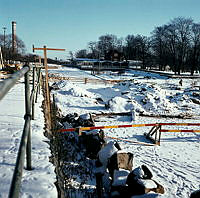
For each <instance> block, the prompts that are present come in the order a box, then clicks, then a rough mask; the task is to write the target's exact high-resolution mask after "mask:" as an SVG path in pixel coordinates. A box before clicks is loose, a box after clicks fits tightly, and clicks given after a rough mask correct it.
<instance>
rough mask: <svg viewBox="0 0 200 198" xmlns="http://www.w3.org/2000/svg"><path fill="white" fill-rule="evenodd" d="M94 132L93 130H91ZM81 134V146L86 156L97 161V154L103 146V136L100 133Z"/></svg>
mask: <svg viewBox="0 0 200 198" xmlns="http://www.w3.org/2000/svg"><path fill="white" fill-rule="evenodd" d="M92 131H94V130H92ZM92 131H90V132H87V131H86V132H82V135H81V136H79V140H80V142H81V144H83V145H84V148H85V149H86V156H87V157H89V158H90V159H97V154H98V152H99V151H100V150H101V148H102V147H103V145H104V144H105V140H104V136H103V135H102V134H101V133H102V132H100V133H99V132H98V131H97V130H96V131H97V132H92Z"/></svg>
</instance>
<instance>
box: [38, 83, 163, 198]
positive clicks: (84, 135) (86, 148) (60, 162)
mask: <svg viewBox="0 0 200 198" xmlns="http://www.w3.org/2000/svg"><path fill="white" fill-rule="evenodd" d="M42 90H43V96H44V101H43V104H42V107H43V111H44V117H45V127H44V129H45V132H44V134H45V136H46V137H47V138H48V139H49V142H50V143H49V144H50V150H51V156H50V161H51V162H52V163H53V165H54V166H55V173H56V179H57V181H56V182H55V186H56V188H57V192H58V197H59V198H66V197H69V198H76V197H77V198H81V197H83V198H95V197H98V198H101V197H102V198H103V197H116V198H117V197H131V196H133V195H139V194H145V193H148V192H150V191H153V192H155V193H161V194H163V193H164V191H165V190H164V187H163V186H162V185H160V184H159V183H157V182H156V181H155V180H154V179H153V178H152V177H153V174H152V173H151V171H150V169H149V168H148V167H147V166H146V165H142V166H141V167H138V168H136V169H133V157H134V156H133V154H132V153H130V152H124V151H122V150H121V147H120V144H119V143H118V142H116V141H111V142H109V143H107V142H106V139H105V137H104V131H103V130H92V131H91V132H90V131H87V132H84V131H82V132H81V131H79V130H78V128H79V127H94V126H95V121H94V117H92V116H91V115H90V114H88V115H85V116H79V115H77V114H76V113H74V114H68V115H62V114H61V111H60V110H59V109H58V107H57V106H56V103H55V98H54V95H52V96H51V97H50V98H51V107H50V109H51V111H50V112H51V113H50V112H49V110H48V109H49V108H48V104H47V101H48V100H47V94H46V91H45V90H46V89H45V82H44V81H43V87H42ZM50 94H51V93H50ZM50 94H49V95H50ZM99 116H102V115H96V118H97V117H99ZM104 116H105V115H104ZM72 127H73V128H77V130H76V131H75V132H59V130H60V129H62V128H72ZM105 153H106V155H105ZM138 171H139V172H143V175H140V176H139V177H138V175H137V174H138ZM124 174H125V175H124ZM122 175H123V176H126V177H127V180H126V182H125V184H124V183H123V182H121V184H119V183H120V182H119V181H117V179H116V178H118V180H120V177H121V176H122ZM145 182H150V183H151V184H152V185H151V186H153V187H150V188H149V187H148V185H146V186H145Z"/></svg>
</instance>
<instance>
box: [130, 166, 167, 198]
mask: <svg viewBox="0 0 200 198" xmlns="http://www.w3.org/2000/svg"><path fill="white" fill-rule="evenodd" d="M152 177H153V174H152V172H151V171H150V170H149V168H148V167H147V166H146V165H142V166H141V167H138V168H136V169H134V170H133V171H132V172H131V173H130V174H129V175H128V177H127V180H126V184H127V185H128V189H129V193H130V194H131V195H142V194H146V193H149V192H151V191H152V192H155V193H160V194H164V192H165V190H164V187H163V186H162V185H161V184H159V183H158V182H156V181H155V180H153V179H152Z"/></svg>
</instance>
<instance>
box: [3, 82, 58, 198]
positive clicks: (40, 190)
mask: <svg viewBox="0 0 200 198" xmlns="http://www.w3.org/2000/svg"><path fill="white" fill-rule="evenodd" d="M42 100H43V97H42V96H41V95H40V96H39V97H38V103H36V105H35V108H36V109H35V112H36V113H35V120H33V121H31V122H32V166H33V170H31V171H27V170H26V169H24V170H23V177H22V188H21V194H20V197H22V198H28V197H29V198H30V197H42V198H46V197H50V198H55V197H57V190H56V187H55V185H54V182H55V181H56V176H55V173H54V167H53V165H52V164H51V163H50V162H49V157H50V155H51V153H50V150H49V145H48V144H47V142H48V139H47V138H46V137H44V135H43V132H44V129H43V128H44V119H43V113H42V112H41V110H42V109H41V102H42ZM24 106H25V104H24V84H23V83H22V82H19V83H17V84H16V85H15V86H14V87H13V88H12V89H11V90H10V91H9V92H8V94H7V95H6V96H5V97H4V98H3V99H2V100H1V101H0V109H1V112H0V136H1V138H0V184H1V185H0V197H2V198H4V197H8V193H9V188H10V184H11V180H12V176H13V172H14V167H15V163H16V158H17V152H18V148H19V144H20V140H21V135H22V132H23V126H24V114H25V108H24ZM25 166H26V161H25Z"/></svg>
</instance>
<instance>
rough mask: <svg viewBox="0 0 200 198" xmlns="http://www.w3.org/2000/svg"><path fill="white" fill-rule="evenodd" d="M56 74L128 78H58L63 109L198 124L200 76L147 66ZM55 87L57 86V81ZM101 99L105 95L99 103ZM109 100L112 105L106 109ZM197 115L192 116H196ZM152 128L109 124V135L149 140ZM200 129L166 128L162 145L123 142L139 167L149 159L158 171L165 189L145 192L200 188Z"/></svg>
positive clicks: (105, 121)
mask: <svg viewBox="0 0 200 198" xmlns="http://www.w3.org/2000/svg"><path fill="white" fill-rule="evenodd" d="M54 72H56V75H59V73H60V75H61V76H65V77H77V78H97V79H107V80H109V79H113V80H114V79H124V80H127V81H125V82H120V83H118V84H115V85H113V84H109V85H105V84H102V83H101V84H98V83H96V84H92V83H88V84H84V83H80V82H75V81H73V82H68V81H59V82H57V83H56V88H59V89H57V90H54V91H53V93H54V94H55V98H56V103H57V105H58V107H59V108H60V109H61V111H62V114H63V115H66V114H69V113H78V114H79V115H80V114H85V113H92V114H95V113H101V112H104V113H106V112H115V113H120V112H130V111H134V112H135V115H136V117H135V120H132V118H131V117H129V116H117V117H112V118H108V117H104V118H99V120H98V122H96V126H107V125H118V124H120V125H121V124H142V123H163V122H166V123H167V122H169V123H170V122H173V123H188V122H189V123H199V118H200V111H199V110H200V108H199V107H200V106H199V104H198V103H199V101H200V91H199V89H198V88H197V87H194V86H193V85H194V84H195V85H200V84H199V80H194V79H193V80H192V79H183V85H182V86H180V85H179V81H180V79H168V78H167V77H164V76H160V75H159V74H151V73H145V72H142V71H133V70H130V71H127V72H126V73H125V74H123V75H120V76H119V75H117V73H111V72H105V73H104V74H101V75H98V76H96V77H95V76H91V75H90V72H86V71H80V70H78V69H75V68H64V67H63V68H60V69H58V70H56V71H55V70H52V71H50V73H54ZM54 86H55V85H54ZM97 98H101V99H102V101H101V102H99V100H97ZM105 104H106V105H107V107H109V108H107V109H106V108H105ZM138 114H143V115H158V116H159V115H169V116H178V115H185V116H187V117H188V118H190V119H177V118H162V117H149V116H148V117H147V116H138ZM191 118H192V119H191ZM150 128H151V127H140V128H119V129H116V128H113V129H105V130H104V132H105V134H106V135H107V136H112V137H117V138H123V139H128V140H133V141H142V142H149V141H147V140H146V139H145V137H144V135H143V134H144V132H148V131H149V130H150ZM170 128H173V129H198V130H199V127H188V126H184V127H183V126H176V127H168V126H166V127H165V129H170ZM108 141H110V140H108ZM199 143H200V134H199V133H183V132H181V133H175V132H173V133H163V134H162V136H161V146H153V147H152V146H149V147H148V146H143V145H136V144H131V143H128V142H120V145H121V146H122V148H123V149H125V150H127V151H130V152H132V153H133V155H134V168H136V167H138V166H140V165H142V164H146V165H148V166H149V167H151V169H152V170H153V173H154V178H155V180H157V181H158V182H159V183H160V184H162V185H163V186H164V188H165V190H166V192H165V194H164V195H156V194H152V193H151V194H149V195H145V196H144V197H156V196H158V197H170V198H171V197H179V198H183V197H189V195H190V194H191V193H192V192H193V191H195V190H198V189H199V188H200V184H199V181H200V172H199V167H200V155H199V148H200V145H199ZM140 197H142V196H140Z"/></svg>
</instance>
